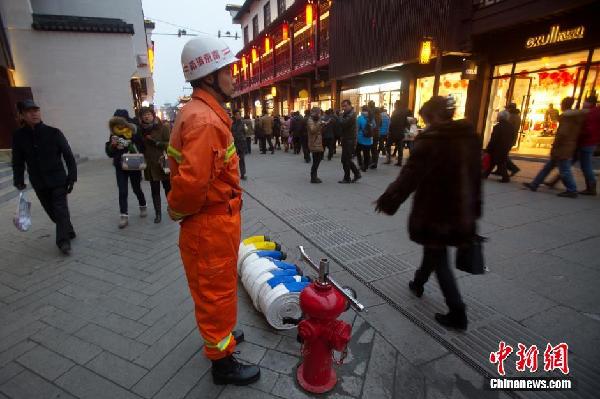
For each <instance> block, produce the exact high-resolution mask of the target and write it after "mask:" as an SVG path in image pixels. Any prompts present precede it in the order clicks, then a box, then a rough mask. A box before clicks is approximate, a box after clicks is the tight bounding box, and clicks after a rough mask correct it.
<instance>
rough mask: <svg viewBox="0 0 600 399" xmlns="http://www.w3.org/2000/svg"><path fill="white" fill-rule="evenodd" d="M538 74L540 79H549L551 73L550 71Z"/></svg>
mask: <svg viewBox="0 0 600 399" xmlns="http://www.w3.org/2000/svg"><path fill="white" fill-rule="evenodd" d="M538 75H539V77H540V80H545V79H548V75H549V73H548V72H540V73H538Z"/></svg>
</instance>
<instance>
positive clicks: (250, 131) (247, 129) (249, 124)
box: [244, 117, 254, 154]
mask: <svg viewBox="0 0 600 399" xmlns="http://www.w3.org/2000/svg"><path fill="white" fill-rule="evenodd" d="M244 133H245V135H246V153H247V154H252V136H253V135H254V122H253V121H252V119H251V118H250V117H247V118H245V119H244Z"/></svg>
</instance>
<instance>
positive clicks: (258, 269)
mask: <svg viewBox="0 0 600 399" xmlns="http://www.w3.org/2000/svg"><path fill="white" fill-rule="evenodd" d="M276 269H287V270H293V271H294V272H296V266H295V265H291V264H289V263H285V262H282V263H281V264H280V265H279V266H278V265H277V264H275V263H274V262H273V261H272V260H271V259H269V258H261V259H258V260H256V261H254V262H252V263H250V264H248V263H245V264H244V265H243V266H242V272H241V273H240V275H241V276H242V284H244V287H246V290H247V291H248V293H250V292H251V291H250V287H251V285H252V284H253V283H254V281H256V279H257V278H258V277H259V276H260V275H261V274H263V273H266V272H269V271H271V270H276Z"/></svg>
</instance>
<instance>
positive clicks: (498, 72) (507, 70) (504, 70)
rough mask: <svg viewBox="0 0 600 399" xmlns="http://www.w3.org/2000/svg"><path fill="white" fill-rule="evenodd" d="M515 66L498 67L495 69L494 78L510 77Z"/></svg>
mask: <svg viewBox="0 0 600 399" xmlns="http://www.w3.org/2000/svg"><path fill="white" fill-rule="evenodd" d="M512 66H513V64H504V65H496V66H495V67H494V77H496V76H503V75H510V74H511V72H512Z"/></svg>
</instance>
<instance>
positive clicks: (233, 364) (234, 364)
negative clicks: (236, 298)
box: [212, 355, 260, 385]
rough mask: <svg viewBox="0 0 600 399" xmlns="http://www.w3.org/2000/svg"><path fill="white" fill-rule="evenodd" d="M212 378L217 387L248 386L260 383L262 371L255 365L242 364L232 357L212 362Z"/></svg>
mask: <svg viewBox="0 0 600 399" xmlns="http://www.w3.org/2000/svg"><path fill="white" fill-rule="evenodd" d="M212 376H213V382H214V383H215V385H225V384H233V385H248V384H252V383H253V382H256V381H258V379H259V378H260V369H259V368H258V366H255V365H248V364H242V363H240V362H239V361H238V360H237V359H236V358H235V357H233V355H230V356H227V357H225V358H223V359H219V360H213V361H212Z"/></svg>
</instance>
